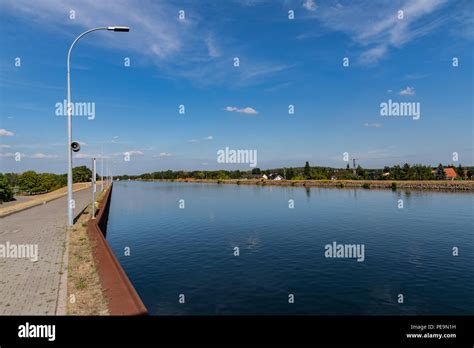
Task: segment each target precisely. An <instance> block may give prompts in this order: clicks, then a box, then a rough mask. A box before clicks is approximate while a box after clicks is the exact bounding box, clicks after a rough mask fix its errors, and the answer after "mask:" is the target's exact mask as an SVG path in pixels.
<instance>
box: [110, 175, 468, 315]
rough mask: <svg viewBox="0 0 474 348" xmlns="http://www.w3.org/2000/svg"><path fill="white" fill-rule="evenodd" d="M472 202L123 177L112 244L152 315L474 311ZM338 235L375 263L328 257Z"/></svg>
mask: <svg viewBox="0 0 474 348" xmlns="http://www.w3.org/2000/svg"><path fill="white" fill-rule="evenodd" d="M473 198H474V195H472V194H469V193H438V192H413V191H412V192H411V193H409V192H392V191H389V190H364V189H324V188H311V189H308V190H307V189H305V188H300V187H298V188H296V187H272V186H264V187H261V186H247V185H217V184H191V183H151V182H116V183H115V184H114V189H113V194H112V203H111V209H110V216H109V222H108V230H107V240H108V241H109V243H110V245H111V246H112V249H113V250H114V252H115V254H116V256H117V257H118V259H119V261H120V263H121V264H122V266H123V268H124V269H125V271H126V273H127V274H128V276H129V278H130V280H131V281H132V283H133V285H134V286H135V288H136V290H137V292H138V293H139V295H140V297H141V298H142V300H143V302H144V304H145V306H146V307H147V308H148V309H149V312H150V314H156V315H170V314H323V315H326V314H328V315H333V314H393V315H399V314H402V315H403V314H448V315H449V314H471V315H472V314H474V277H473V274H474V267H473V266H474V262H473V255H474V228H473V227H474V226H473V225H474V223H473V203H474V202H473ZM290 199H292V200H294V202H295V203H294V205H295V207H294V209H289V208H288V201H289V200H290ZM399 199H402V200H403V202H404V208H403V209H398V207H397V205H398V200H399ZM180 200H184V204H185V208H184V209H180V208H179V203H180ZM334 241H335V242H337V243H345V244H364V246H365V260H364V261H363V262H357V261H356V260H355V259H347V258H346V259H334V258H326V257H325V256H324V251H325V249H324V247H325V245H326V244H331V243H332V242H334ZM454 246H456V247H458V248H459V256H457V257H454V256H452V248H453V247H454ZM126 247H129V248H130V252H131V255H130V256H124V248H126ZM234 247H239V248H240V256H234ZM179 294H184V295H185V301H186V303H185V304H180V303H179V302H178V296H179ZM288 294H294V296H295V302H294V304H289V303H288ZM399 294H403V296H404V303H403V304H399V303H398V302H397V299H398V295H399Z"/></svg>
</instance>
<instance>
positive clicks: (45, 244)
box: [0, 185, 100, 315]
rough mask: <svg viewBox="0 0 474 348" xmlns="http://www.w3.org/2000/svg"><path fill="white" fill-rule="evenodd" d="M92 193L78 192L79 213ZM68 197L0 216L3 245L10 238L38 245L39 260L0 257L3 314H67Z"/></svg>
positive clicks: (21, 242)
mask: <svg viewBox="0 0 474 348" xmlns="http://www.w3.org/2000/svg"><path fill="white" fill-rule="evenodd" d="M97 190H98V191H99V190H100V185H98V186H97ZM97 194H98V193H97ZM91 195H92V193H91V189H90V188H89V189H85V190H82V191H78V192H75V193H74V199H75V201H76V209H75V214H79V213H80V212H81V210H82V209H83V208H84V207H86V206H87V204H88V203H90V201H91V198H92V197H91ZM66 201H67V197H66V196H63V197H61V198H58V199H56V200H54V201H50V202H48V203H46V204H44V205H39V206H36V207H33V208H30V209H28V210H24V211H21V212H18V213H15V214H12V215H9V216H6V217H3V218H0V248H1V247H2V245H7V242H9V243H10V245H14V246H17V245H19V244H30V245H37V248H38V249H37V250H38V260H37V261H36V262H33V261H32V260H31V259H26V258H12V257H6V258H3V257H0V315H54V314H65V308H66V307H65V304H66V296H67V295H66V292H65V291H64V287H65V286H66V284H64V281H65V277H64V275H63V276H62V277H61V275H62V274H63V273H64V271H65V270H67V255H66V257H64V258H63V255H64V251H65V250H66V241H67V233H66V231H67V229H66V222H67V210H66ZM0 256H1V255H0ZM63 261H65V264H63ZM61 281H62V282H63V284H62V285H61V288H62V291H61V292H60V291H59V290H60V289H59V288H60V283H61Z"/></svg>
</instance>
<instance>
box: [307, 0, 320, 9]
mask: <svg viewBox="0 0 474 348" xmlns="http://www.w3.org/2000/svg"><path fill="white" fill-rule="evenodd" d="M303 7H304V8H305V9H307V10H308V11H316V8H317V7H318V6H316V3H315V2H314V0H305V1H304V2H303Z"/></svg>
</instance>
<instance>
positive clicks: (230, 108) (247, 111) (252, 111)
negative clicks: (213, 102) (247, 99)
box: [224, 106, 258, 115]
mask: <svg viewBox="0 0 474 348" xmlns="http://www.w3.org/2000/svg"><path fill="white" fill-rule="evenodd" d="M224 110H225V111H229V112H239V113H242V114H247V115H256V114H258V111H257V110H255V109H254V108H251V107H250V106H247V107H245V108H243V109H239V108H237V107H235V106H226V107H225V108H224Z"/></svg>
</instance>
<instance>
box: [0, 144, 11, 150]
mask: <svg viewBox="0 0 474 348" xmlns="http://www.w3.org/2000/svg"><path fill="white" fill-rule="evenodd" d="M9 148H11V146H10V145H7V144H0V149H9Z"/></svg>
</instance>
